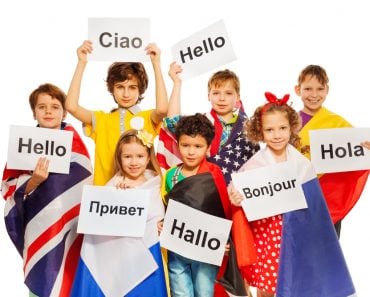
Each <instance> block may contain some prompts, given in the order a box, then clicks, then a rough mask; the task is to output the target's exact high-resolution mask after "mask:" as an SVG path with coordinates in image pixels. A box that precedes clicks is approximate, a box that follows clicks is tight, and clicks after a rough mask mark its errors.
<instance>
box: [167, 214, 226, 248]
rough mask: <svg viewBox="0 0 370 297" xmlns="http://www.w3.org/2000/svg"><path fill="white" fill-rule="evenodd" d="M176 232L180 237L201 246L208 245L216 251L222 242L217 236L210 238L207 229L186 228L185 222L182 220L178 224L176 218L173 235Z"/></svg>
mask: <svg viewBox="0 0 370 297" xmlns="http://www.w3.org/2000/svg"><path fill="white" fill-rule="evenodd" d="M175 233H178V234H177V237H178V238H180V239H182V238H183V240H184V241H186V242H188V243H191V244H194V245H196V246H199V247H208V248H209V249H210V250H214V251H215V250H217V249H218V248H219V247H220V246H221V242H220V240H218V239H217V238H208V232H207V231H203V230H201V229H198V230H197V231H193V230H190V229H185V223H184V222H182V223H181V225H177V220H176V219H174V221H173V223H172V228H171V235H175Z"/></svg>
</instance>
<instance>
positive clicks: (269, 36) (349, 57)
mask: <svg viewBox="0 0 370 297" xmlns="http://www.w3.org/2000/svg"><path fill="white" fill-rule="evenodd" d="M240 3H243V5H244V6H243V7H241V6H240ZM0 5H1V7H0V32H1V35H0V36H1V54H0V55H1V57H0V59H1V63H0V75H1V107H2V108H1V109H0V121H1V123H0V129H1V137H2V140H3V143H6V142H7V139H8V128H9V125H10V124H17V125H35V121H34V120H33V117H32V113H31V111H30V108H29V106H28V96H29V94H30V92H31V91H32V90H33V89H35V88H36V87H37V86H38V85H40V84H41V83H45V82H51V83H54V84H56V85H58V86H60V87H61V88H63V89H64V90H66V91H67V88H68V86H69V82H70V79H71V77H72V74H73V71H74V68H75V64H76V61H77V57H76V49H77V47H78V46H79V45H80V44H81V43H82V41H83V40H84V39H85V38H86V36H87V18H88V17H150V19H151V28H152V31H151V36H152V40H153V41H155V42H156V43H157V44H158V45H159V46H160V48H161V49H162V52H163V55H162V65H163V70H164V73H165V76H166V83H167V86H168V88H169V89H170V87H171V82H170V80H169V79H168V76H167V74H166V73H167V71H168V65H169V64H170V62H171V60H172V59H171V56H170V47H171V46H172V45H173V44H175V43H176V42H178V41H180V40H182V39H183V38H185V37H188V36H189V35H191V34H193V33H195V32H197V31H199V30H200V29H203V28H205V27H207V26H208V25H210V24H212V23H214V22H216V21H218V20H219V19H223V20H224V21H225V25H226V28H227V30H228V32H229V36H230V39H231V42H232V44H233V46H234V50H235V53H236V55H237V57H238V59H237V60H236V61H235V62H233V63H231V64H229V65H226V66H225V67H228V68H230V69H232V70H234V71H235V72H236V73H237V74H238V75H239V77H240V80H241V95H242V100H243V102H244V106H245V108H246V110H247V113H248V115H251V113H252V112H253V111H254V109H255V107H256V106H258V105H260V104H262V103H263V102H264V96H263V93H264V92H265V91H271V92H273V93H276V94H277V95H278V96H282V95H284V94H285V93H290V94H291V95H292V100H291V101H292V102H293V107H294V108H296V109H300V108H301V106H302V105H301V102H300V99H299V98H297V96H295V95H294V94H293V87H294V85H295V83H296V80H297V77H298V74H299V72H300V71H301V69H302V68H303V67H305V66H306V65H307V64H320V65H322V66H323V67H324V68H325V69H326V70H327V72H328V75H329V78H330V93H329V96H328V98H327V101H326V106H327V107H328V108H329V109H332V110H333V111H335V112H337V113H339V114H341V115H343V116H344V117H345V118H346V119H347V120H349V121H350V122H351V123H353V124H354V125H355V126H357V127H370V120H369V110H368V108H366V107H365V104H368V101H369V96H370V95H369V92H368V85H369V69H370V59H369V53H370V44H369V41H368V40H369V38H368V36H369V31H368V28H370V18H369V14H368V12H369V10H368V9H367V5H368V3H367V1H365V0H364V1H360V0H352V1H342V0H337V1H330V0H327V1H320V0H312V1H297V0H280V1H274V0H265V1H248V0H247V1H219V0H202V1H199V0H198V1H194V0H188V1H169V0H165V1H149V0H148V1H140V0H135V1H133V0H131V1H122V0H121V1H112V0H105V1H85V0H79V1H70V2H68V1H50V0H49V1H46V0H33V1H26V0H23V1H17V0H13V1H2V4H0ZM5 5H6V6H5ZM108 65H109V63H105V62H90V63H89V65H88V66H87V69H86V75H85V77H84V81H83V86H82V91H81V103H82V105H84V106H86V107H89V108H93V109H104V110H106V111H108V110H110V109H111V108H112V107H114V102H113V99H112V98H111V97H110V95H109V94H108V92H107V91H106V86H105V82H104V80H105V77H106V70H107V67H108ZM146 66H147V70H148V73H149V75H150V78H149V80H150V82H149V89H148V91H147V92H146V97H145V99H144V100H143V102H142V103H141V105H142V107H143V108H149V107H153V106H154V98H153V97H154V89H153V83H154V80H153V72H152V69H151V65H150V64H148V63H147V64H146ZM225 67H223V68H225ZM221 69H222V68H221ZM210 75H211V72H210V73H206V74H204V75H202V76H199V77H196V78H193V79H192V80H190V81H186V82H185V83H184V85H183V89H184V91H183V93H182V97H183V101H182V102H183V104H182V106H183V112H184V113H193V112H195V111H199V112H204V111H207V110H209V103H208V102H207V88H206V86H207V79H208V77H209V76H210ZM67 121H69V122H71V123H72V124H74V125H75V126H76V127H77V128H78V129H79V131H81V129H80V126H79V124H78V123H77V122H76V121H75V120H74V119H73V118H72V117H71V116H68V118H67ZM369 139H370V135H369ZM84 140H85V143H86V144H88V145H89V148H90V149H91V148H92V142H91V140H90V139H87V138H84ZM0 150H1V152H0V155H1V156H2V158H1V159H0V168H3V166H4V164H5V161H6V160H5V159H6V152H7V145H6V144H3V145H2V146H1V147H0ZM92 152H93V151H92V150H91V153H92ZM369 195H370V186H369V184H368V185H367V187H366V189H365V192H364V193H363V196H362V199H361V200H360V201H359V203H358V204H357V205H356V207H355V208H354V209H353V210H352V212H351V213H350V215H348V216H347V218H346V219H345V220H344V222H343V227H342V236H341V240H340V241H341V244H342V247H343V251H344V254H345V257H346V259H347V263H348V266H349V269H350V271H351V273H352V277H353V281H354V283H355V286H356V288H357V292H358V295H359V296H369V295H370V282H369V278H368V270H369V268H370V255H369V245H370V236H369V234H368V233H369V231H368V230H369V224H370V223H369V221H368V219H367V216H368V213H369V209H370V200H369V198H370V197H369ZM3 205H4V202H3V201H2V202H1V207H3ZM362 232H364V233H362ZM0 237H1V238H0V251H1V252H0V280H1V283H0V296H10V297H13V296H15V297H18V296H27V290H26V289H25V287H24V286H22V282H23V278H22V262H21V258H20V257H19V255H18V254H17V252H16V250H15V248H14V247H13V246H12V243H11V242H10V240H9V237H8V235H7V234H6V231H5V229H4V223H3V221H2V222H1V223H0ZM307 281H309V280H307Z"/></svg>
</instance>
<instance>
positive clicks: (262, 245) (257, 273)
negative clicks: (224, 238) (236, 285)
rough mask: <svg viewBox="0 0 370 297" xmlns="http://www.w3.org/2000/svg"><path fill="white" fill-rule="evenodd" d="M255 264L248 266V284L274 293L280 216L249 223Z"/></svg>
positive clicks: (280, 225) (277, 264) (279, 236)
mask: <svg viewBox="0 0 370 297" xmlns="http://www.w3.org/2000/svg"><path fill="white" fill-rule="evenodd" d="M251 226H252V231H253V234H254V240H255V245H256V250H257V263H256V264H253V265H251V266H250V275H249V277H248V282H249V284H250V285H251V286H253V287H257V288H259V289H261V290H262V291H265V292H271V293H275V290H276V284H277V272H278V267H279V254H280V241H281V227H282V216H281V215H277V216H273V217H269V218H265V219H261V220H257V221H254V222H251Z"/></svg>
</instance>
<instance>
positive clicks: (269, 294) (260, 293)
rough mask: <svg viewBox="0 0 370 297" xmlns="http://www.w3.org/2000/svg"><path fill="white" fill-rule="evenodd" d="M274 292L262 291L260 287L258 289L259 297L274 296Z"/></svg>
mask: <svg viewBox="0 0 370 297" xmlns="http://www.w3.org/2000/svg"><path fill="white" fill-rule="evenodd" d="M274 296H275V294H274V293H269V292H265V291H261V290H260V289H258V290H257V297H274Z"/></svg>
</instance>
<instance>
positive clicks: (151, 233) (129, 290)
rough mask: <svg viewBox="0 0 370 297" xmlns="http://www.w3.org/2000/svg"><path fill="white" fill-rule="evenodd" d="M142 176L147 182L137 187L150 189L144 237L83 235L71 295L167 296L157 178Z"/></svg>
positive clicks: (162, 207) (113, 296) (162, 210)
mask: <svg viewBox="0 0 370 297" xmlns="http://www.w3.org/2000/svg"><path fill="white" fill-rule="evenodd" d="M145 175H146V177H147V181H146V182H145V183H144V184H142V185H140V186H139V187H137V188H138V189H149V190H150V191H151V197H150V202H149V208H148V217H147V223H146V228H145V233H144V237H143V238H134V237H126V236H122V237H120V236H102V235H88V234H86V235H85V236H84V240H83V244H82V248H81V258H80V262H79V264H78V269H77V274H76V279H75V282H74V284H73V292H72V295H71V296H73V297H100V296H101V297H103V296H107V297H108V296H109V297H123V296H126V297H140V296H153V297H166V296H167V288H166V282H165V276H164V269H163V262H162V255H161V249H160V245H159V238H158V230H157V222H158V221H159V220H161V219H162V218H163V216H164V206H163V203H162V199H161V196H160V177H159V176H155V175H154V173H153V172H152V171H150V170H147V171H146V172H145ZM117 178H120V176H117V175H116V176H114V177H113V178H112V179H111V181H110V182H108V184H107V186H114V185H115V180H116V179H117ZM122 191H124V190H122ZM137 198H138V199H140V197H137Z"/></svg>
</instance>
